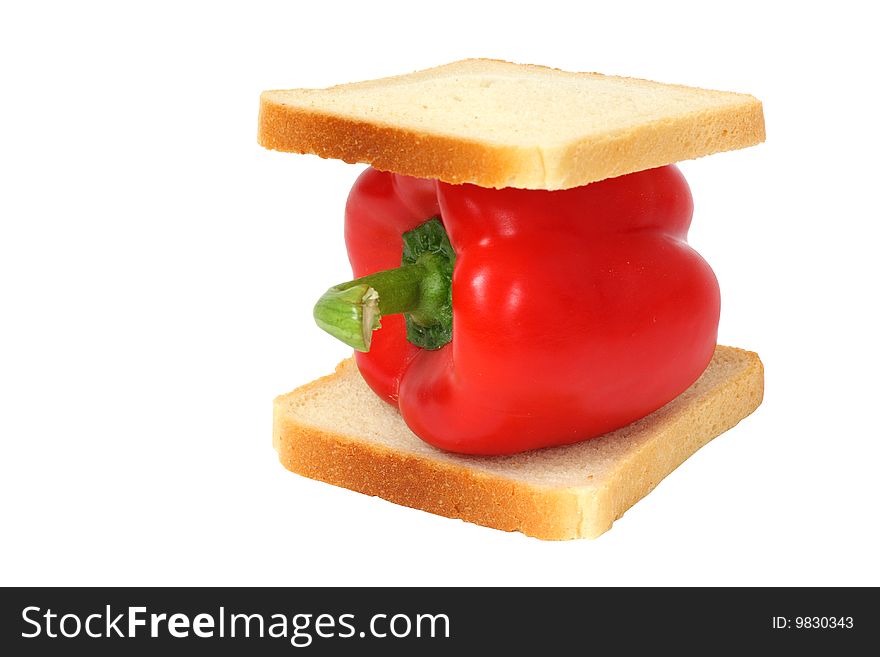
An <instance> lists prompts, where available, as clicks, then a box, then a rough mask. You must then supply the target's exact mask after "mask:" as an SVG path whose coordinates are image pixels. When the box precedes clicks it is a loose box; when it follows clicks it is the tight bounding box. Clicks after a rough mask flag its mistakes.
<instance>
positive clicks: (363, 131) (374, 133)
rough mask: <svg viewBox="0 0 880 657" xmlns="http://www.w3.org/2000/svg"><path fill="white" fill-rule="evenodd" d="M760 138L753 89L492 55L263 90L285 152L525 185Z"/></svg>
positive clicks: (266, 121) (265, 121)
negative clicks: (328, 83) (714, 87)
mask: <svg viewBox="0 0 880 657" xmlns="http://www.w3.org/2000/svg"><path fill="white" fill-rule="evenodd" d="M763 140H764V115H763V110H762V107H761V103H760V101H758V100H757V99H756V98H754V97H752V96H748V95H745V94H737V93H730V92H724V91H708V90H705V89H697V88H693V87H683V86H678V85H669V84H661V83H658V82H650V81H647V80H637V79H633V78H622V77H610V76H605V75H600V74H598V73H567V72H565V71H560V70H557V69H552V68H546V67H543V66H525V65H518V64H510V63H508V62H502V61H496V60H488V59H466V60H463V61H459V62H455V63H452V64H447V65H446V66H439V67H437V68H432V69H428V70H424V71H419V72H416V73H411V74H409V75H401V76H396V77H390V78H384V79H381V80H373V81H369V82H359V83H354V84H343V85H339V86H336V87H330V88H329V89H291V90H288V91H266V92H263V94H262V96H261V98H260V120H259V133H258V141H259V143H260V144H262V145H263V146H265V147H266V148H271V149H275V150H279V151H291V152H296V153H315V154H317V155H320V156H321V157H325V158H337V159H341V160H345V161H346V162H364V163H367V164H371V165H372V166H374V167H376V168H377V169H382V170H384V171H394V172H396V173H402V174H405V175H410V176H418V177H422V178H437V179H440V180H443V181H445V182H449V183H465V182H467V183H474V184H476V185H480V186H482V187H525V188H529V189H566V188H569V187H577V186H579V185H585V184H587V183H590V182H595V181H597V180H602V179H604V178H611V177H614V176H620V175H623V174H626V173H632V172H634V171H641V170H644V169H650V168H653V167H658V166H662V165H665V164H672V163H673V162H678V161H681V160H688V159H692V158H695V157H701V156H703V155H710V154H712V153H716V152H719V151H727V150H733V149H736V148H744V147H746V146H752V145H754V144H757V143H759V142H762V141H763Z"/></svg>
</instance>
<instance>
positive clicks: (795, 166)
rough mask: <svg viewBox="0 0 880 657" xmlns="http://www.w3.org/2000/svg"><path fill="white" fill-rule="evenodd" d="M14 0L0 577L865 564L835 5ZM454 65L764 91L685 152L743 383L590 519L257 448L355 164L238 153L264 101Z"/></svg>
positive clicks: (313, 349)
mask: <svg viewBox="0 0 880 657" xmlns="http://www.w3.org/2000/svg"><path fill="white" fill-rule="evenodd" d="M20 4H21V7H26V8H18V9H13V8H10V7H9V5H8V4H7V5H4V9H3V10H2V14H0V62H2V69H0V78H2V83H0V93H2V94H3V97H4V99H3V101H2V104H0V115H2V121H0V174H2V175H0V230H2V232H0V438H2V457H0V469H2V474H0V527H2V529H0V532H2V540H0V551H2V554H0V582H2V584H6V585H9V584H33V585H36V584H116V585H123V584H124V585H136V584H141V585H152V584H186V585H190V584H192V585H196V584H217V585H221V584H230V585H240V584H241V585H244V584H253V585H297V584H313V585H324V584H403V585H428V584H479V585H483V584H486V585H488V584H495V585H498V584H501V585H506V584H527V585H538V584H546V585H567V584H579V585H600V584H601V585H635V584H646V585H655V584H657V585H659V584H666V585H670V584H671V585H678V584H682V585H684V584H691V585H723V584H727V585H740V584H764V585H783V584H790V585H808V584H819V585H830V584H839V585H860V584H873V585H878V584H880V577H878V565H877V564H878V562H877V558H876V557H877V552H878V549H880V541H878V522H877V516H878V514H877V504H876V502H877V498H878V494H877V490H878V485H877V472H878V463H880V446H878V443H880V441H878V439H880V435H878V434H880V431H878V420H877V410H876V409H877V406H878V388H880V386H878V378H877V372H878V371H880V370H878V365H880V362H878V340H877V337H876V336H877V331H878V327H877V305H878V302H877V297H878V294H877V289H876V287H877V281H878V278H880V277H878V257H877V253H878V239H880V230H878V223H880V221H878V220H880V216H878V215H880V213H878V182H877V180H878V177H877V173H878V171H877V169H878V167H877V153H878V147H880V144H878V137H877V132H876V123H877V116H876V112H877V105H876V102H875V98H874V95H873V94H874V93H875V92H876V69H874V68H872V64H870V63H876V62H877V61H880V56H878V52H877V50H878V48H877V46H876V45H875V44H876V31H875V23H874V21H872V20H870V17H869V16H868V15H865V14H861V13H860V12H859V10H857V9H856V7H858V6H860V5H861V3H845V2H836V3H831V4H828V3H822V5H821V7H822V8H821V9H819V8H815V7H814V8H810V7H811V6H810V5H809V4H807V3H791V5H790V6H789V8H777V7H778V5H777V3H769V2H760V3H750V2H737V3H724V4H717V3H708V2H700V3H693V4H680V3H678V4H677V3H670V2H663V3H646V4H645V5H644V6H632V5H630V6H623V3H601V4H600V5H599V6H596V7H587V3H574V2H566V3H562V2H549V1H547V0H543V1H542V2H540V3H537V4H536V3H533V2H529V3H512V2H505V3H495V4H494V6H490V4H489V3H485V4H484V3H477V2H463V3H460V2H443V3H417V2H401V3H384V4H383V3H379V2H373V3H351V4H350V6H346V5H345V4H343V3H337V4H334V3H325V4H323V5H321V4H320V3H293V2H279V3H268V2H267V3H256V2H252V3H236V4H235V5H233V4H232V3H229V4H227V3H217V2H211V3H207V2H206V3H195V2H193V3H163V2H158V3H143V4H142V5H141V6H140V7H139V8H136V7H135V6H134V5H130V4H123V3H103V4H98V3H92V2H77V3H56V4H46V3H28V4H26V5H25V3H20ZM779 4H780V5H781V4H783V3H779ZM611 5H613V8H612V7H611ZM863 6H866V7H867V6H870V5H868V4H866V3H865V4H863ZM474 56H489V57H496V58H502V59H508V60H512V61H517V62H530V63H540V64H547V65H551V66H555V67H559V68H563V69H569V70H596V71H602V72H606V73H614V74H622V75H632V76H638V77H647V78H653V79H657V80H662V81H667V82H678V83H684V84H691V85H697V86H705V87H709V88H717V89H728V90H734V91H743V92H748V93H752V94H754V95H756V96H757V97H759V98H760V99H761V100H762V101H763V102H764V108H765V113H766V120H767V135H768V140H767V143H766V144H764V145H761V146H758V147H756V148H752V149H748V150H744V151H739V152H735V153H726V154H719V155H715V156H712V157H710V158H705V159H702V160H699V161H695V162H687V163H684V164H683V165H682V169H683V171H684V172H685V175H686V176H687V177H688V180H689V182H690V184H691V188H692V190H693V194H694V198H695V203H696V214H695V218H694V225H693V229H692V232H691V242H692V244H693V245H694V246H695V247H696V248H697V249H698V250H699V251H700V252H701V253H702V254H703V256H704V257H705V258H706V259H707V260H708V261H709V262H710V263H711V264H712V265H713V267H714V269H715V271H716V273H717V275H718V278H719V280H720V282H721V286H722V295H723V310H722V320H721V328H720V341H721V342H722V343H724V344H732V345H737V346H742V347H746V348H749V349H754V350H756V351H758V352H759V353H760V355H761V357H762V359H763V361H764V363H765V366H766V371H767V375H766V376H767V380H766V398H765V401H764V405H763V406H762V407H761V408H760V409H759V410H758V411H757V412H756V413H755V414H754V415H753V416H751V417H750V418H748V419H747V420H745V421H744V422H742V423H741V424H740V425H739V426H737V427H736V428H735V429H734V430H732V431H730V432H729V433H728V434H725V435H724V436H723V437H722V438H720V439H719V440H717V441H715V442H713V443H711V444H710V445H709V446H708V447H706V448H705V449H703V450H701V451H700V452H699V453H698V454H697V455H695V456H694V457H693V458H691V459H690V460H689V461H688V462H687V463H686V464H685V465H683V466H682V467H681V468H680V469H679V470H677V471H676V472H675V473H673V475H671V476H670V477H669V478H668V479H667V480H665V481H664V482H663V483H661V485H660V486H659V487H658V488H657V489H656V490H655V491H654V492H653V493H652V494H650V495H649V496H648V497H647V498H646V499H644V500H643V501H641V502H640V503H638V504H637V505H636V506H635V507H634V508H633V509H631V510H630V511H629V512H627V514H626V515H625V516H624V517H623V518H622V519H621V520H619V521H618V522H617V523H616V524H615V526H614V528H613V529H612V530H611V531H610V532H609V533H607V534H605V535H604V536H602V537H601V538H599V539H598V540H596V541H592V542H589V541H573V542H564V543H545V542H541V541H537V540H534V539H530V538H526V537H524V536H522V535H519V534H506V533H502V532H498V531H493V530H489V529H485V528H481V527H477V526H475V525H470V524H465V523H462V522H460V521H452V520H446V519H443V518H439V517H436V516H432V515H429V514H426V513H422V512H419V511H413V510H410V509H405V508H402V507H398V506H395V505H392V504H389V503H386V502H383V501H381V500H378V499H373V498H369V497H366V496H362V495H358V494H355V493H352V492H349V491H345V490H341V489H337V488H334V487H331V486H328V485H325V484H321V483H317V482H313V481H309V480H306V479H303V478H300V477H298V476H295V475H293V474H290V473H288V472H287V471H285V470H284V469H283V468H282V467H281V466H280V465H279V464H278V462H277V460H276V457H275V453H274V452H273V450H272V447H271V440H270V436H271V408H272V399H273V397H274V396H275V395H276V394H279V393H281V392H285V391H287V390H290V389H292V388H293V387H295V386H297V385H300V384H302V383H305V382H307V381H309V380H310V379H312V378H314V377H316V376H318V375H321V374H324V373H327V372H329V371H331V370H332V368H333V366H334V365H335V364H336V362H337V361H339V360H341V359H342V358H343V357H345V356H346V355H347V352H346V349H345V348H344V347H343V346H341V345H340V344H338V343H336V342H335V341H333V340H332V339H330V338H329V337H328V336H326V335H324V334H323V333H321V332H320V331H319V330H318V329H317V328H316V327H314V326H313V324H312V320H311V317H310V309H311V306H312V304H313V302H314V300H315V299H316V298H317V297H318V296H319V295H320V294H321V293H322V292H323V291H324V289H325V288H326V287H328V286H329V285H331V284H334V283H337V282H339V281H341V280H344V279H346V278H347V277H348V274H349V270H348V267H347V261H346V257H345V252H344V247H343V244H342V210H343V204H344V201H345V197H346V194H347V192H348V189H349V187H350V185H351V183H352V182H353V181H354V179H355V177H356V175H357V174H358V172H359V171H360V169H361V167H356V166H351V165H346V164H343V163H340V162H335V161H324V160H320V159H318V158H317V157H312V156H309V157H306V156H295V155H290V154H280V153H272V152H268V151H265V150H263V149H261V148H259V147H258V146H257V145H256V142H255V137H256V120H257V103H258V95H259V92H260V91H261V90H263V89H271V88H289V87H297V86H301V87H309V86H327V85H331V84H335V83H340V82H347V81H354V80H360V79H369V78H374V77H379V76H384V75H391V74H397V73H404V72H409V71H412V70H415V69H419V68H424V67H429V66H434V65H438V64H442V63H446V62H448V61H453V60H456V59H460V58H464V57H474Z"/></svg>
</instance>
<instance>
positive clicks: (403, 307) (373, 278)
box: [314, 253, 448, 352]
mask: <svg viewBox="0 0 880 657" xmlns="http://www.w3.org/2000/svg"><path fill="white" fill-rule="evenodd" d="M442 266H443V262H442V258H440V257H439V256H436V255H434V254H430V253H426V254H424V255H422V256H421V257H420V258H419V259H418V261H417V262H415V263H413V264H409V265H402V266H400V267H397V268H395V269H388V270H386V271H380V272H377V273H375V274H370V275H369V276H364V277H362V278H358V279H356V280H353V281H349V282H348V283H342V284H340V285H335V286H333V287H331V288H330V289H329V290H327V291H326V292H325V293H324V295H323V296H322V297H321V298H320V299H318V303H317V304H315V309H314V317H315V322H316V323H317V324H318V326H320V327H321V328H322V329H323V330H325V331H326V332H327V333H329V334H330V335H332V336H333V337H335V338H337V339H339V340H341V341H342V342H344V343H345V344H347V345H349V346H350V347H352V348H353V349H356V350H357V351H364V352H366V351H369V350H370V343H371V341H372V335H373V331H374V330H375V329H377V328H379V326H380V322H379V320H380V319H381V317H382V316H383V315H396V314H398V313H408V314H409V316H410V317H411V318H412V319H413V321H416V322H417V323H419V324H422V325H424V326H429V325H431V324H432V323H433V322H434V321H435V315H436V314H437V312H438V311H439V308H438V307H437V306H438V303H442V300H443V299H442V297H443V288H444V281H443V272H442ZM446 287H447V289H448V286H446Z"/></svg>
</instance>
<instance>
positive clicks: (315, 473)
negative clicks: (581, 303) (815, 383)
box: [273, 346, 764, 539]
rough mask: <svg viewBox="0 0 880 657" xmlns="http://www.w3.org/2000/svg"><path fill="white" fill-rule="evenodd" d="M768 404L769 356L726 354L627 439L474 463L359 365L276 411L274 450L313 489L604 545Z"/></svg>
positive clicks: (286, 398)
mask: <svg viewBox="0 0 880 657" xmlns="http://www.w3.org/2000/svg"><path fill="white" fill-rule="evenodd" d="M763 394H764V369H763V367H762V365H761V361H760V359H759V358H758V355H757V354H755V353H752V352H749V351H743V350H741V349H734V348H732V347H722V346H719V347H717V348H716V350H715V355H714V356H713V358H712V361H711V363H710V364H709V367H708V368H707V369H706V371H705V372H704V373H703V375H702V376H701V377H700V378H699V379H698V380H697V381H696V383H694V384H693V385H692V386H691V387H690V388H688V389H687V390H685V391H684V392H683V393H682V394H681V395H679V396H678V397H676V398H675V399H674V400H672V401H671V402H669V403H668V404H666V405H665V406H663V407H662V408H660V409H659V410H657V411H655V412H654V413H652V414H651V415H648V416H647V417H645V418H642V419H641V420H639V421H637V422H634V423H633V424H630V425H629V426H626V427H624V428H622V429H618V430H617V431H613V432H611V433H608V434H605V435H604V436H600V437H599V438H594V439H592V440H587V441H584V442H582V443H577V444H575V445H567V446H564V447H552V448H547V449H541V450H536V451H531V452H524V453H522V454H515V455H512V456H493V457H485V456H483V457H478V456H462V455H458V454H450V453H448V452H443V451H441V450H438V449H435V448H433V447H431V446H430V445H427V444H426V443H424V442H422V441H421V440H419V438H417V437H416V436H415V435H414V434H413V433H412V432H411V431H410V430H409V429H408V428H407V426H406V424H405V423H404V422H403V420H402V419H401V417H400V415H399V414H398V412H397V410H396V409H394V408H393V407H392V406H390V405H389V404H386V403H385V402H383V401H382V400H380V399H379V398H378V397H377V396H376V395H375V394H374V393H373V392H372V391H371V390H370V389H369V387H368V386H367V384H366V383H364V380H363V379H362V378H361V376H360V373H359V372H358V370H357V367H356V365H355V363H354V360H353V359H350V360H346V361H344V362H342V363H340V365H339V366H338V367H337V368H336V373H335V374H331V375H330V376H326V377H324V378H322V379H318V380H317V381H313V382H312V383H310V384H308V385H305V386H303V387H301V388H298V389H296V390H294V391H293V392H291V393H288V394H286V395H281V396H280V397H278V398H277V399H276V400H275V419H274V432H273V434H274V436H273V441H274V445H275V449H276V450H277V451H278V456H279V458H280V460H281V463H282V464H284V467H286V468H287V469H288V470H291V471H293V472H296V473H298V474H301V475H304V476H306V477H310V478H312V479H318V480H320V481H325V482H327V483H330V484H335V485H337V486H343V487H345V488H350V489H351V490H355V491H359V492H361V493H366V494H367V495H376V496H379V497H382V498H384V499H386V500H389V501H391V502H395V503H397V504H403V505H405V506H409V507H413V508H416V509H423V510H425V511H430V512H431V513H436V514H439V515H441V516H446V517H449V518H461V519H462V520H467V521H469V522H474V523H477V524H479V525H485V526H487V527H494V528H495V529H503V530H506V531H520V532H523V533H524V534H527V535H529V536H534V537H537V538H542V539H570V538H594V537H596V536H598V535H599V534H602V533H603V532H605V531H607V530H608V529H610V528H611V524H612V523H613V522H614V521H615V520H616V519H617V518H619V517H620V516H622V515H623V513H624V512H625V511H626V510H627V509H628V508H630V507H631V506H632V505H633V504H635V503H636V502H637V501H639V500H640V499H641V498H643V497H644V496H645V495H647V494H648V493H649V492H651V490H653V488H654V487H655V486H656V485H657V484H658V483H659V482H660V481H661V480H662V479H663V478H664V477H665V476H666V475H668V474H669V473H670V472H672V471H673V470H675V468H677V467H678V466H679V465H681V464H682V463H683V462H684V461H685V460H687V458H688V457H689V456H690V455H691V454H693V453H694V452H696V451H697V450H698V449H699V448H700V447H702V446H703V445H705V444H706V443H708V442H709V441H710V440H712V439H713V438H714V437H715V436H718V435H719V434H721V433H723V432H725V431H727V430H728V429H730V428H731V427H732V426H734V425H735V424H736V423H737V422H739V421H740V420H741V419H743V418H744V417H746V416H747V415H749V414H750V413H751V412H752V411H754V410H755V409H756V408H757V407H758V406H759V405H760V403H761V400H762V398H763Z"/></svg>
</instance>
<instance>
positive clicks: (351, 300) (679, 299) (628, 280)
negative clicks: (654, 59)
mask: <svg viewBox="0 0 880 657" xmlns="http://www.w3.org/2000/svg"><path fill="white" fill-rule="evenodd" d="M763 139H764V121H763V112H762V107H761V103H760V102H759V101H758V100H756V99H755V98H754V97H752V96H749V95H745V94H738V93H730V92H720V91H708V90H704V89H696V88H691V87H683V86H677V85H668V84H661V83H657V82H650V81H646V80H638V79H632V78H620V77H610V76H603V75H599V74H595V73H568V72H564V71H559V70H556V69H550V68H545V67H541V66H524V65H517V64H510V63H507V62H501V61H495V60H483V59H475V60H464V61H461V62H455V63H453V64H449V65H446V66H440V67H437V68H433V69H429V70H425V71H420V72H416V73H412V74H409V75H401V76H397V77H392V78H385V79H380V80H374V81H370V82H361V83H355V84H343V85H340V86H336V87H331V88H328V89H294V90H288V91H267V92H264V93H263V94H262V96H261V102H260V118H259V132H258V140H259V143H260V144H261V145H263V146H265V147H266V148H270V149H275V150H280V151H288V152H295V153H311V154H317V155H319V156H321V157H325V158H338V159H341V160H344V161H346V162H351V163H364V164H367V165H369V167H368V168H367V169H366V170H365V171H364V172H363V173H362V174H361V175H360V177H359V178H358V179H357V181H356V182H355V184H354V187H353V188H352V191H351V193H350V195H349V198H348V202H347V205H346V211H345V236H346V247H347V249H348V253H349V259H350V262H351V265H352V270H353V273H354V278H353V280H350V281H348V282H346V283H341V284H338V285H334V286H332V287H331V288H329V289H328V291H327V293H325V294H324V295H323V296H322V297H321V298H320V299H319V300H318V302H317V304H316V306H315V308H314V311H313V314H314V318H315V320H316V322H317V324H318V326H320V327H321V328H323V329H324V330H325V331H327V332H328V333H330V334H331V335H333V336H334V337H336V338H338V339H340V340H342V341H343V342H345V343H346V344H348V345H350V346H351V347H352V348H353V349H354V351H355V353H354V357H353V358H352V359H349V360H347V361H345V362H343V363H342V364H340V365H339V366H338V367H337V369H336V373H335V374H332V375H330V376H328V377H325V378H323V379H319V380H318V381H315V382H312V383H310V384H307V385H305V386H302V387H300V388H297V389H296V390H294V391H293V392H291V393H288V394H286V395H281V396H280V397H278V398H277V399H276V400H275V413H274V436H273V441H274V446H275V449H276V451H277V453H278V456H279V458H280V460H281V463H282V464H283V465H284V466H285V467H286V468H288V469H289V470H292V471H293V472H296V473H299V474H301V475H304V476H306V477H310V478H313V479H317V480H321V481H324V482H328V483H331V484H334V485H338V486H343V487H346V488H350V489H352V490H355V491H359V492H362V493H366V494H368V495H376V496H379V497H382V498H384V499H386V500H389V501H392V502H395V503H398V504H403V505H406V506H410V507H414V508H418V509H423V510H426V511H430V512H432V513H436V514H438V515H442V516H446V517H450V518H460V519H463V520H467V521H470V522H474V523H478V524H481V525H485V526H487V527H493V528H496V529H502V530H508V531H520V532H523V533H525V534H527V535H529V536H534V537H537V538H542V539H570V538H592V537H595V536H598V535H599V534H601V533H602V532H604V531H606V530H607V529H609V528H610V527H611V525H612V523H613V522H614V520H615V519H617V518H619V517H620V516H621V515H622V514H623V513H624V512H625V511H626V510H627V509H628V508H629V507H630V506H632V505H633V504H634V503H635V502H637V501H638V500H639V499H641V498H642V497H644V496H645V495H646V494H647V493H649V492H650V491H651V490H652V489H653V488H654V487H655V486H656V485H657V484H658V483H659V482H660V481H661V480H662V479H663V478H664V477H665V476H666V475H668V474H669V473H670V472H672V471H673V470H674V469H675V468H677V467H678V466H679V465H681V464H682V463H683V462H684V461H685V460H686V459H687V458H688V457H689V456H690V455H691V454H693V453H694V452H695V451H696V450H697V449H699V448H700V447H701V446H703V445H704V444H706V443H707V442H708V441H710V440H711V439H712V438H714V437H716V436H718V435H719V434H721V433H723V432H724V431H726V430H727V429H729V428H731V427H732V426H734V425H735V424H736V423H737V422H739V421H740V420H741V419H743V418H745V417H746V416H747V415H749V414H750V413H751V412H752V411H754V410H755V409H756V408H757V407H758V405H759V404H760V403H761V400H762V397H763V368H762V365H761V361H760V360H759V358H758V356H757V355H756V354H754V353H752V352H748V351H744V350H741V349H736V348H731V347H723V346H719V345H717V344H716V341H717V329H718V319H719V313H720V293H719V290H718V284H717V281H716V279H715V276H714V274H713V273H712V270H711V268H710V267H709V265H708V264H707V263H706V262H705V260H703V259H702V258H701V257H700V256H699V255H698V254H697V253H696V252H695V251H694V250H693V249H691V248H690V246H689V245H688V244H687V231H688V228H689V226H690V222H691V218H692V214H693V201H692V197H691V193H690V189H689V187H688V185H687V183H686V181H685V180H684V177H683V176H682V174H681V172H680V171H679V170H678V169H677V167H675V165H674V164H675V163H676V162H679V161H682V160H687V159H692V158H696V157H701V156H704V155H709V154H712V153H716V152H719V151H725V150H732V149H737V148H743V147H746V146H751V145H754V144H757V143H759V142H761V141H763ZM342 277H343V276H340V278H342Z"/></svg>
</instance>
